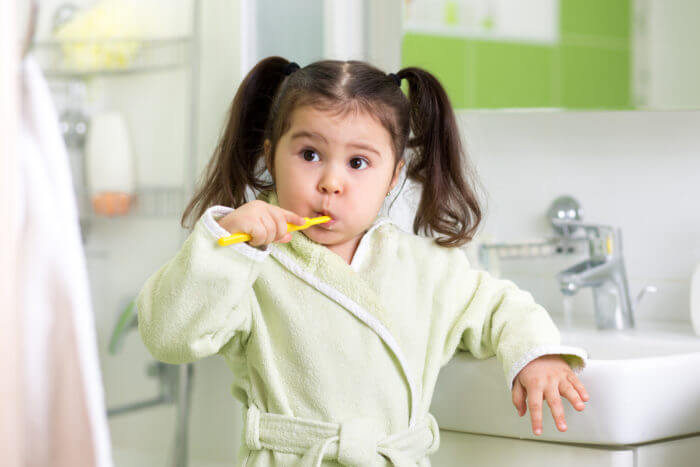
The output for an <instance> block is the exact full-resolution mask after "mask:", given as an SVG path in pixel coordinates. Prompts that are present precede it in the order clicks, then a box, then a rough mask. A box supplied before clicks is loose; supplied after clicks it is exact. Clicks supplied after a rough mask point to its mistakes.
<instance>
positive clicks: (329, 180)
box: [318, 169, 343, 194]
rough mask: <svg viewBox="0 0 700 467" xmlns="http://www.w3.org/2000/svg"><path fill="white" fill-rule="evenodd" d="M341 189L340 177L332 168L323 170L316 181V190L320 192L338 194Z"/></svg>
mask: <svg viewBox="0 0 700 467" xmlns="http://www.w3.org/2000/svg"><path fill="white" fill-rule="evenodd" d="M342 189H343V182H342V179H341V177H340V176H339V175H338V174H337V173H336V172H335V171H334V170H333V169H330V170H327V171H325V172H324V173H323V175H322V177H321V180H319V182H318V190H319V191H320V192H321V193H326V194H339V193H341V192H342Z"/></svg>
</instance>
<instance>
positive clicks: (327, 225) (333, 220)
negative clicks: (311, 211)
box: [315, 212, 338, 227]
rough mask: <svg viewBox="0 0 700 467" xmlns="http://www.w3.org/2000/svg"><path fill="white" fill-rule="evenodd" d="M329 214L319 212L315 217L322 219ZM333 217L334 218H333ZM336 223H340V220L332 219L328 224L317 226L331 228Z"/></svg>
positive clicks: (318, 225)
mask: <svg viewBox="0 0 700 467" xmlns="http://www.w3.org/2000/svg"><path fill="white" fill-rule="evenodd" d="M327 215H328V214H323V213H321V212H317V213H316V216H315V217H321V216H327ZM331 217H332V216H331ZM336 222H338V219H336V218H334V217H332V219H331V220H329V221H328V222H324V223H323V224H316V226H317V227H330V226H332V225H334V224H335V223H336Z"/></svg>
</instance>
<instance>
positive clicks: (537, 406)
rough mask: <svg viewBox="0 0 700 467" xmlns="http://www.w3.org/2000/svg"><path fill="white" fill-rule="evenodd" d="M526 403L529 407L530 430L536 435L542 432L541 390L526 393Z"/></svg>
mask: <svg viewBox="0 0 700 467" xmlns="http://www.w3.org/2000/svg"><path fill="white" fill-rule="evenodd" d="M527 405H528V407H529V409H530V419H531V421H532V432H533V433H534V434H536V435H541V434H542V390H541V389H534V390H531V391H530V392H529V393H528V395H527Z"/></svg>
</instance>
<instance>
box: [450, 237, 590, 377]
mask: <svg viewBox="0 0 700 467" xmlns="http://www.w3.org/2000/svg"><path fill="white" fill-rule="evenodd" d="M448 264H449V267H448V273H447V277H446V279H445V281H444V282H445V287H444V288H443V289H442V290H443V291H444V293H445V294H446V295H447V297H449V298H447V300H450V299H452V300H454V304H455V305H456V308H453V311H452V319H451V321H450V330H449V332H448V338H447V347H446V352H447V354H446V355H445V357H446V358H445V360H444V363H447V360H449V358H451V356H452V354H453V352H454V349H455V348H456V349H457V350H463V351H468V352H470V353H471V354H472V355H473V356H474V357H476V358H478V359H485V358H488V357H492V356H494V355H495V356H496V357H497V359H498V362H499V363H500V365H501V367H502V369H503V373H504V375H505V378H506V384H507V387H508V389H509V390H511V389H512V388H513V383H514V382H515V377H516V376H517V374H518V373H519V372H520V370H522V369H523V367H525V366H526V365H527V364H528V363H529V362H531V361H532V360H534V359H536V358H538V357H541V356H542V355H551V354H557V355H561V356H562V357H563V358H564V360H565V361H566V362H567V363H568V364H569V366H570V367H571V368H572V370H574V372H575V373H577V374H578V373H580V372H581V371H582V370H583V368H584V367H585V366H586V362H587V358H588V354H587V352H586V351H585V350H584V349H582V348H579V347H573V346H565V345H561V335H560V333H559V330H558V329H557V327H556V325H555V324H554V322H553V321H552V319H551V317H550V316H549V313H548V312H547V311H546V310H545V309H544V308H543V307H542V306H540V305H539V304H537V303H536V302H535V300H534V298H533V297H532V295H531V294H530V293H529V292H527V291H525V290H522V289H519V288H518V287H517V286H516V285H515V283H513V282H512V281H510V280H507V279H498V278H495V277H493V276H492V275H490V274H489V273H488V272H487V271H481V270H477V269H473V268H471V266H470V264H469V261H468V259H467V257H466V254H465V253H464V250H463V249H461V248H453V249H452V251H451V252H450V258H449V260H448Z"/></svg>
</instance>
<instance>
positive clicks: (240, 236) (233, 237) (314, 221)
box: [219, 216, 331, 246]
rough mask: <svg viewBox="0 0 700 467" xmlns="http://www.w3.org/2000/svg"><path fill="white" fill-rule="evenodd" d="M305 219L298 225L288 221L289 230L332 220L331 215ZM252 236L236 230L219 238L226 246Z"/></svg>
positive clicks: (220, 243) (221, 243) (247, 239)
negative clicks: (302, 223)
mask: <svg viewBox="0 0 700 467" xmlns="http://www.w3.org/2000/svg"><path fill="white" fill-rule="evenodd" d="M304 219H305V220H306V222H305V223H304V225H296V224H290V223H287V232H292V231H294V230H303V229H306V228H308V227H311V226H312V225H316V224H323V223H324V222H328V221H330V220H331V217H330V216H320V217H312V218H308V217H305V218H304ZM252 238H253V237H251V236H250V235H249V234H247V233H245V232H236V233H235V234H233V235H229V236H228V237H221V238H220V239H219V245H221V246H226V245H232V244H234V243H239V242H247V241H249V240H250V239H252Z"/></svg>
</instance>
